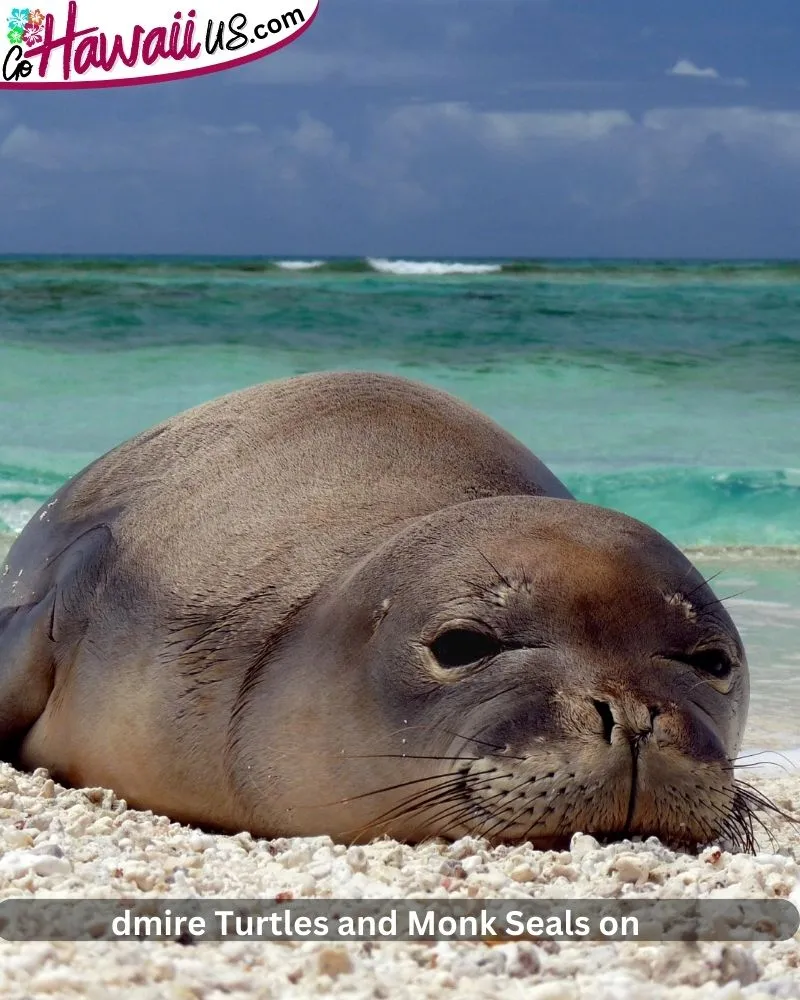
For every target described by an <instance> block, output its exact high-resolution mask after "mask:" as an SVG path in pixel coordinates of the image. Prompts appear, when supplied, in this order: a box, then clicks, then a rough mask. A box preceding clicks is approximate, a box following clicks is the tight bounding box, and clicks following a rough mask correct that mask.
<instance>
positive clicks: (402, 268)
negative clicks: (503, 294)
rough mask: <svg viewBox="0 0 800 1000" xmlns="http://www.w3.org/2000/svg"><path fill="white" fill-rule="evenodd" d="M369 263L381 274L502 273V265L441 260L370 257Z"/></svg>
mask: <svg viewBox="0 0 800 1000" xmlns="http://www.w3.org/2000/svg"><path fill="white" fill-rule="evenodd" d="M367 263H368V264H369V266H370V267H371V268H372V269H373V270H374V271H379V272H380V273H381V274H399V275H412V274H413V275H417V274H496V273H497V272H498V271H502V269H503V268H502V265H501V264H460V263H458V262H445V261H440V260H387V259H385V258H383V257H368V258H367Z"/></svg>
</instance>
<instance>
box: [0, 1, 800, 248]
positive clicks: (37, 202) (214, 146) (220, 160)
mask: <svg viewBox="0 0 800 1000" xmlns="http://www.w3.org/2000/svg"><path fill="white" fill-rule="evenodd" d="M207 6H208V7H209V8H210V7H211V6H213V0H207ZM171 10H172V8H170V13H171ZM0 198H2V204H3V221H2V224H0V253H5V254H8V253H85V254H92V253H98V254H101V253H120V254H125V253H131V254H146V253H159V254H169V253H179V254H180V253H198V254H245V255H255V254H267V255H279V256H283V255H286V256H306V257H307V256H321V255H341V256H390V257H403V256H406V257H407V256H415V257H428V258H440V257H456V258H459V257H460V258H469V257H542V256H545V257H546V256H567V257H595V256H611V257H686V256H689V257H716V258H719V257H745V258H754V257H800V5H798V3H797V0H762V2H760V3H754V2H753V0H705V2H703V3H698V2H697V0H667V2H662V0H602V2H598V0H594V2H593V0H321V2H320V8H319V13H318V16H317V18H316V20H315V21H314V23H313V24H312V25H311V26H310V27H309V29H308V30H307V31H306V32H305V33H304V34H303V35H302V36H301V37H300V38H299V39H297V40H296V41H294V42H292V43H291V44H290V45H288V46H287V47H285V48H284V49H282V50H280V51H278V52H275V53H273V54H271V55H268V56H266V57H265V58H263V59H260V60H258V61H255V62H252V63H250V64H248V65H246V66H242V67H239V68H237V69H233V70H227V71H223V72H220V73H215V74H211V75H209V76H206V77H196V78H193V79H187V80H179V81H173V82H168V83H163V84H157V85H147V86H137V87H125V88H114V89H104V90H95V91H83V92H81V91H48V92H27V93H24V92H19V91H15V92H11V91H8V90H4V91H0Z"/></svg>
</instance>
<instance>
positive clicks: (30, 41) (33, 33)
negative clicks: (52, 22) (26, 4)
mask: <svg viewBox="0 0 800 1000" xmlns="http://www.w3.org/2000/svg"><path fill="white" fill-rule="evenodd" d="M43 34H44V33H43V32H42V26H41V25H40V24H34V23H33V21H28V23H27V24H26V25H25V34H24V35H23V38H24V39H25V44H26V45H39V43H40V42H41V41H42V38H43Z"/></svg>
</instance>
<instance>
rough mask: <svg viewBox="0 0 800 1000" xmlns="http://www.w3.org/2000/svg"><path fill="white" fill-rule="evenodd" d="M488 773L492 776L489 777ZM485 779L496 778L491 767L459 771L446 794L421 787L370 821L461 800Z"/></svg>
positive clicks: (376, 821)
mask: <svg viewBox="0 0 800 1000" xmlns="http://www.w3.org/2000/svg"><path fill="white" fill-rule="evenodd" d="M489 775H491V776H492V777H491V778H489ZM486 780H489V781H490V782H491V781H494V780H496V776H495V775H494V771H493V769H491V768H490V770H489V771H480V772H472V773H464V772H459V773H458V775H457V777H456V780H455V781H454V782H453V784H452V787H450V786H445V788H444V790H445V791H447V793H448V794H447V795H445V796H442V794H441V792H442V790H443V789H442V788H436V789H422V790H421V791H420V792H419V793H417V794H416V795H411V796H409V798H408V799H406V800H404V801H403V802H401V803H399V804H398V805H396V806H395V807H394V808H393V809H390V810H387V811H386V812H385V813H381V814H380V816H377V817H374V818H373V819H372V820H371V823H373V824H377V823H379V822H386V821H387V820H390V819H397V818H399V817H403V818H407V817H409V816H413V815H414V814H415V813H417V812H420V811H421V810H422V809H424V808H426V807H427V806H429V805H439V804H444V803H445V802H446V801H448V799H457V800H459V801H463V800H465V799H466V797H467V792H468V791H477V790H480V788H481V787H483V782H485V781H486Z"/></svg>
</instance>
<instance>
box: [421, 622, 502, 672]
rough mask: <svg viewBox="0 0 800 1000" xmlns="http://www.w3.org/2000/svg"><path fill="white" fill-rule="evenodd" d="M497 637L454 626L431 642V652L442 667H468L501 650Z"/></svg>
mask: <svg viewBox="0 0 800 1000" xmlns="http://www.w3.org/2000/svg"><path fill="white" fill-rule="evenodd" d="M500 649H501V646H500V643H499V642H498V641H497V639H495V638H493V637H492V636H491V635H487V634H486V633H485V632H477V631H476V630H475V629H470V628H452V629H448V630H447V631H446V632H442V633H441V635H439V636H437V638H436V639H434V640H433V642H432V643H431V652H432V653H433V655H434V656H435V657H436V659H437V660H438V661H439V664H440V666H442V667H467V666H469V665H470V664H471V663H479V662H480V661H481V660H485V659H487V657H489V656H495V655H496V654H497V653H499V652H500Z"/></svg>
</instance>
